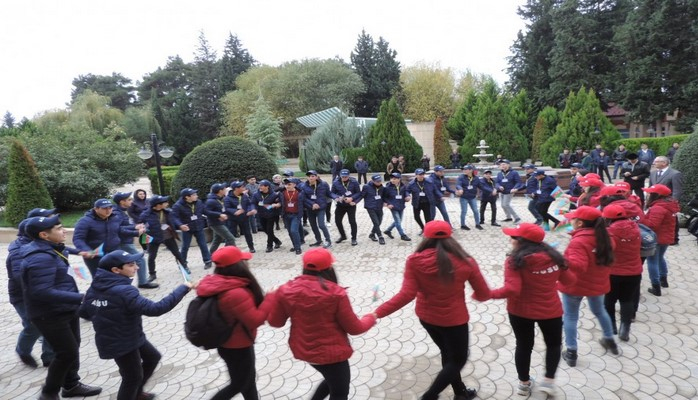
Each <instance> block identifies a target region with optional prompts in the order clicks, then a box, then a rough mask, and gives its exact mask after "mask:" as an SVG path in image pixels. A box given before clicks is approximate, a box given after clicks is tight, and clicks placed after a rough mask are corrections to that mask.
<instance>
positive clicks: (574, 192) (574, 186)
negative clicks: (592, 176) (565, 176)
mask: <svg viewBox="0 0 698 400" xmlns="http://www.w3.org/2000/svg"><path fill="white" fill-rule="evenodd" d="M582 189H583V188H582V187H581V186H579V182H577V177H576V176H573V177H572V180H570V187H569V189H568V190H567V194H569V195H570V196H574V197H579V195H581V194H582Z"/></svg>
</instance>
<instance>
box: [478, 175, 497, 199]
mask: <svg viewBox="0 0 698 400" xmlns="http://www.w3.org/2000/svg"><path fill="white" fill-rule="evenodd" d="M496 190H497V182H495V180H494V179H492V180H489V181H488V180H487V178H485V177H484V176H483V177H482V178H480V201H497V195H496V194H492V192H493V191H496Z"/></svg>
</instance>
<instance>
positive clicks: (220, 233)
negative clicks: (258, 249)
mask: <svg viewBox="0 0 698 400" xmlns="http://www.w3.org/2000/svg"><path fill="white" fill-rule="evenodd" d="M209 228H211V231H212V232H213V240H211V247H210V248H209V249H208V252H209V253H211V254H213V253H214V252H215V251H216V250H218V246H220V245H221V242H223V243H225V245H226V246H235V236H233V234H232V233H231V232H230V229H228V227H227V226H225V225H223V224H221V225H209Z"/></svg>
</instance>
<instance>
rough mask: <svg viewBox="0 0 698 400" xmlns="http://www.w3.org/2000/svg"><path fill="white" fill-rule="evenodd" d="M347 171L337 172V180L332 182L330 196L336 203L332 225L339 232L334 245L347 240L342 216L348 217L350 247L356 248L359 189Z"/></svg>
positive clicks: (356, 182)
mask: <svg viewBox="0 0 698 400" xmlns="http://www.w3.org/2000/svg"><path fill="white" fill-rule="evenodd" d="M349 175H350V173H349V170H348V169H343V170H341V171H340V172H339V179H337V180H336V181H334V182H332V189H331V191H330V196H332V199H334V201H335V202H336V203H337V207H336V209H335V212H334V223H335V225H337V230H338V231H339V238H338V239H337V240H335V243H342V242H343V241H345V240H347V234H346V232H345V231H344V223H343V222H344V216H345V215H348V219H349V227H350V228H351V245H352V246H356V245H357V244H358V242H357V241H356V235H357V232H358V228H357V225H356V203H358V202H359V201H361V187H360V186H359V182H358V181H357V180H356V179H354V178H352V177H351V176H349Z"/></svg>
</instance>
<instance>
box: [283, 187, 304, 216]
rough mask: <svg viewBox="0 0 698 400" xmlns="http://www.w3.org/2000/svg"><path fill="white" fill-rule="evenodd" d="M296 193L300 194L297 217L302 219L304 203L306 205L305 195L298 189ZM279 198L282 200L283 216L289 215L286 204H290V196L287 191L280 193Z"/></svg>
mask: <svg viewBox="0 0 698 400" xmlns="http://www.w3.org/2000/svg"><path fill="white" fill-rule="evenodd" d="M296 192H298V201H297V203H298V204H296V206H297V209H298V211H296V215H298V217H299V218H302V217H303V203H305V194H304V193H303V191H302V190H299V189H296ZM279 197H280V198H281V215H284V214H287V212H286V204H287V203H288V194H286V189H283V190H280V191H279Z"/></svg>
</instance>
